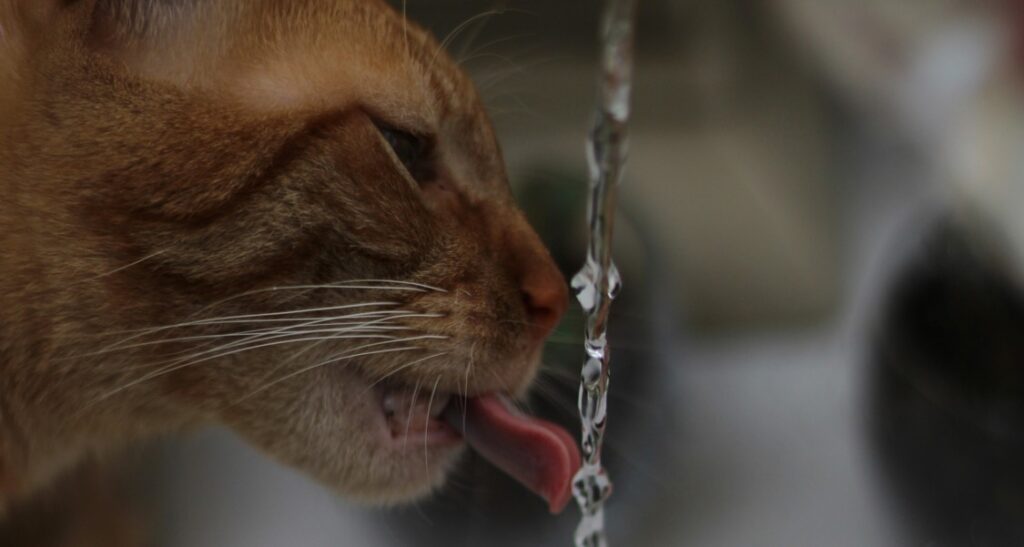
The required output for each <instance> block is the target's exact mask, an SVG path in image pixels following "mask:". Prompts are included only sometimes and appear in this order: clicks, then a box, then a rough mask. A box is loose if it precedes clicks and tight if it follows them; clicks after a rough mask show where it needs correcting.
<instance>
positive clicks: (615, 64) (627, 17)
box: [572, 0, 637, 547]
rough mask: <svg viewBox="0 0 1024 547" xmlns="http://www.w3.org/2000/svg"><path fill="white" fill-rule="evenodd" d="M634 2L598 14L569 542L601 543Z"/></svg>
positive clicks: (581, 545)
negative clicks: (615, 250)
mask: <svg viewBox="0 0 1024 547" xmlns="http://www.w3.org/2000/svg"><path fill="white" fill-rule="evenodd" d="M636 3H637V0H608V4H607V7H606V12H605V19H604V30H603V34H602V38H603V51H602V56H601V68H602V72H601V76H600V81H599V95H600V99H599V104H598V110H597V116H596V120H595V124H594V129H593V130H592V131H591V133H590V139H589V142H588V147H587V155H588V157H587V159H588V162H589V166H590V192H591V193H590V210H589V217H588V219H589V222H590V243H589V246H588V248H587V260H586V264H585V265H584V266H583V269H581V270H580V272H579V273H577V274H576V276H575V277H574V278H573V280H572V287H573V290H574V291H575V292H576V299H577V300H579V303H580V305H581V306H582V307H583V312H584V313H585V314H586V316H587V326H586V342H585V349H586V360H585V361H584V364H583V371H582V373H581V383H580V395H579V410H580V420H581V421H582V424H583V435H582V447H583V466H582V467H581V468H580V470H579V471H578V472H577V473H576V476H575V477H573V495H574V496H575V497H576V502H577V503H578V504H579V506H580V511H581V512H582V513H583V518H582V520H581V521H580V524H579V527H578V528H577V529H576V536H575V540H576V547H606V546H607V544H608V542H607V540H606V539H605V533H604V502H605V500H607V499H608V496H610V495H611V492H612V484H611V481H610V480H609V479H608V475H607V473H606V472H605V470H604V468H603V467H602V466H601V444H602V442H603V440H604V428H605V423H606V417H607V406H608V379H609V372H610V369H609V352H608V343H607V339H606V332H607V326H608V312H609V309H610V307H611V302H612V300H613V299H614V298H615V295H616V294H618V292H619V288H620V287H621V286H622V281H621V279H620V278H619V272H618V270H617V269H616V268H615V264H614V263H613V262H612V254H611V245H612V234H613V228H614V221H615V203H616V198H617V192H618V185H619V180H620V178H621V177H622V169H623V166H624V165H625V163H626V152H627V131H626V129H627V128H626V125H627V122H628V121H629V113H630V93H631V90H632V80H633V35H634V24H635V17H636Z"/></svg>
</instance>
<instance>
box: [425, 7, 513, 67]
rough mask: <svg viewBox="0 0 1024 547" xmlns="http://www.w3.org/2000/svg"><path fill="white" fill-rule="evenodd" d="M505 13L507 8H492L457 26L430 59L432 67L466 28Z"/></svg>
mask: <svg viewBox="0 0 1024 547" xmlns="http://www.w3.org/2000/svg"><path fill="white" fill-rule="evenodd" d="M505 11H506V9H505V8H491V9H489V10H486V11H483V12H481V13H478V14H476V15H474V16H472V17H470V18H468V19H466V20H465V21H463V22H461V23H459V24H458V25H456V27H455V28H453V29H452V30H451V32H449V33H448V35H447V36H445V37H444V40H441V43H440V44H439V45H438V46H437V50H435V51H434V56H433V57H432V58H431V59H430V66H431V67H433V66H434V65H435V64H436V63H437V58H438V56H440V55H441V53H443V52H444V51H445V48H446V47H448V44H449V43H451V41H452V40H454V39H455V38H457V37H458V36H459V34H460V33H462V31H464V30H466V28H468V27H469V25H471V24H473V22H475V21H478V20H480V19H486V18H487V17H491V16H494V15H500V14H502V13H505Z"/></svg>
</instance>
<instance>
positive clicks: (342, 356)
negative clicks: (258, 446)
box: [238, 334, 448, 402]
mask: <svg viewBox="0 0 1024 547" xmlns="http://www.w3.org/2000/svg"><path fill="white" fill-rule="evenodd" d="M427 339H434V340H446V339H448V337H447V336H441V335H431V334H427V335H421V336H410V337H408V338H401V339H397V340H388V341H385V342H375V343H372V344H366V345H363V346H359V347H356V348H353V349H351V350H347V351H343V352H341V353H337V354H335V355H332V356H331V357H329V358H327V359H325V360H323V361H320V362H318V363H315V364H313V365H309V366H306V367H302V368H300V369H297V370H295V371H292V372H290V373H288V374H286V375H284V376H282V377H280V378H278V379H276V380H274V381H272V382H270V383H268V384H265V385H263V386H262V387H260V388H258V389H256V390H255V391H252V392H250V393H249V394H248V395H246V396H245V397H243V398H241V399H239V400H238V402H241V401H244V400H245V399H248V398H250V397H252V396H253V395H256V394H257V393H260V392H262V391H265V390H267V389H270V388H271V387H273V386H275V385H277V384H279V383H281V382H284V381H286V380H289V379H291V378H294V377H295V376H298V375H300V374H305V373H307V372H310V371H312V370H316V369H318V368H321V367H325V366H327V365H332V364H335V363H338V362H341V361H346V360H349V359H354V358H356V357H365V356H368V355H376V354H378V353H389V352H394V351H408V350H414V349H416V350H422V349H423V348H422V347H420V346H403V347H399V348H390V349H386V350H379V351H376V352H369V353H358V354H354V355H351V354H349V352H351V351H358V350H360V349H366V348H370V347H376V346H381V345H385V344H389V343H390V344H397V343H403V344H404V343H408V342H414V341H417V340H427Z"/></svg>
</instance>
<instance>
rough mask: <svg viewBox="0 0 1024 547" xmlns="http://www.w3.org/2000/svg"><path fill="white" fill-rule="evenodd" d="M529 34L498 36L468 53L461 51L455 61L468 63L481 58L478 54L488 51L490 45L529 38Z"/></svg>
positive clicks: (462, 63) (460, 63) (459, 63)
mask: <svg viewBox="0 0 1024 547" xmlns="http://www.w3.org/2000/svg"><path fill="white" fill-rule="evenodd" d="M528 36H529V34H526V33H522V34H513V35H511V36H505V37H502V38H496V39H494V40H491V41H490V42H486V43H484V44H481V45H480V46H479V47H477V48H476V49H474V50H473V51H470V52H468V53H465V52H460V54H459V57H458V59H457V60H456V61H455V62H456V64H458V65H465V64H466V63H468V62H470V61H473V60H475V59H478V58H479V57H478V55H480V54H482V53H487V52H486V51H484V50H486V49H487V48H489V47H494V46H497V45H499V44H502V43H505V42H510V41H512V40H522V39H524V38H527V37H528Z"/></svg>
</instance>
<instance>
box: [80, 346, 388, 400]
mask: <svg viewBox="0 0 1024 547" xmlns="http://www.w3.org/2000/svg"><path fill="white" fill-rule="evenodd" d="M375 338H376V339H380V338H385V339H386V340H385V341H384V342H379V343H392V342H401V341H402V340H400V339H395V337H393V336H381V335H351V336H349V335H345V336H331V337H319V336H318V337H311V338H298V339H289V340H278V341H274V342H268V343H261V344H257V345H254V346H249V347H243V348H240V349H236V350H233V351H229V352H224V353H221V354H217V355H212V356H208V357H204V358H202V359H198V360H189V361H185V362H183V363H176V364H172V365H170V366H165V367H162V368H160V369H159V370H156V371H154V372H151V373H148V374H145V375H143V376H142V377H141V378H138V379H135V380H132V381H131V382H128V383H126V384H124V385H122V386H121V387H118V388H116V389H113V390H110V391H108V392H106V393H105V394H103V395H101V396H100V397H98V398H97V399H96V400H94V401H93V402H92V403H91V404H95V403H98V402H101V401H104V400H106V399H109V398H110V397H112V396H114V395H117V394H118V393H121V392H123V391H125V390H127V389H130V388H132V387H135V386H137V385H139V384H142V383H144V382H148V381H150V380H153V379H156V378H159V377H161V376H165V375H167V374H171V373H173V372H176V371H179V370H182V369H185V368H189V367H193V366H196V365H199V364H201V363H205V362H208V361H212V360H214V359H223V358H225V357H230V356H232V355H237V354H239V353H242V352H246V351H253V350H257V349H264V348H268V347H274V346H280V345H282V344H296V343H302V342H313V341H319V340H324V339H329V340H342V339H352V340H358V339H375ZM261 341H262V340H261Z"/></svg>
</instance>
